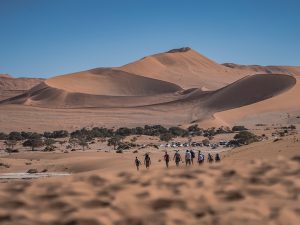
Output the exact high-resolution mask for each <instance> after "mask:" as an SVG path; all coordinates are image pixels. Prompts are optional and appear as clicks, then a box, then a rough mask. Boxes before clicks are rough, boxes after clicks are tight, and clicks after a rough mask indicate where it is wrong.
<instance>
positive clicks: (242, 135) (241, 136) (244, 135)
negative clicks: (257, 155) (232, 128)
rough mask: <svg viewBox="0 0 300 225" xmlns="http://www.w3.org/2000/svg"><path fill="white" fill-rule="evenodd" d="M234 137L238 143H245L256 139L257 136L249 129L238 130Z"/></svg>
mask: <svg viewBox="0 0 300 225" xmlns="http://www.w3.org/2000/svg"><path fill="white" fill-rule="evenodd" d="M234 139H235V140H236V141H238V143H240V144H246V145H247V144H250V143H253V142H256V141H258V137H257V136H256V135H255V134H253V133H251V132H249V131H241V132H239V133H238V134H236V135H235V136H234Z"/></svg>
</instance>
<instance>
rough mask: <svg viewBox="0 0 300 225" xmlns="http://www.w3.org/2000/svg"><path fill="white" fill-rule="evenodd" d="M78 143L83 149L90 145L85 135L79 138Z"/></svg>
mask: <svg viewBox="0 0 300 225" xmlns="http://www.w3.org/2000/svg"><path fill="white" fill-rule="evenodd" d="M78 144H79V145H80V146H81V147H82V150H83V151H84V150H85V148H86V147H89V144H88V141H87V139H85V138H84V137H81V138H78Z"/></svg>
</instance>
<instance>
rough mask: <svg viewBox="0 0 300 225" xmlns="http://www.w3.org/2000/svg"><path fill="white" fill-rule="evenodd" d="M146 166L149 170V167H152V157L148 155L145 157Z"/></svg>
mask: <svg viewBox="0 0 300 225" xmlns="http://www.w3.org/2000/svg"><path fill="white" fill-rule="evenodd" d="M144 164H145V166H146V168H147V169H149V167H150V165H151V159H150V156H149V154H148V153H147V154H146V155H145V160H144Z"/></svg>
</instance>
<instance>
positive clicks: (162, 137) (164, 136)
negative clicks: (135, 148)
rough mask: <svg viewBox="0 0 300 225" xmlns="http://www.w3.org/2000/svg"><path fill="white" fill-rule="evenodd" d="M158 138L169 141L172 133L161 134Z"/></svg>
mask: <svg viewBox="0 0 300 225" xmlns="http://www.w3.org/2000/svg"><path fill="white" fill-rule="evenodd" d="M159 139H160V140H161V141H165V142H169V141H171V140H172V139H173V135H172V134H171V133H165V134H161V135H160V136H159Z"/></svg>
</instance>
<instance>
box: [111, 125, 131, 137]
mask: <svg viewBox="0 0 300 225" xmlns="http://www.w3.org/2000/svg"><path fill="white" fill-rule="evenodd" d="M115 134H116V135H120V136H129V135H131V134H132V130H131V129H129V128H127V127H120V128H119V129H117V130H116V132H115Z"/></svg>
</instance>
